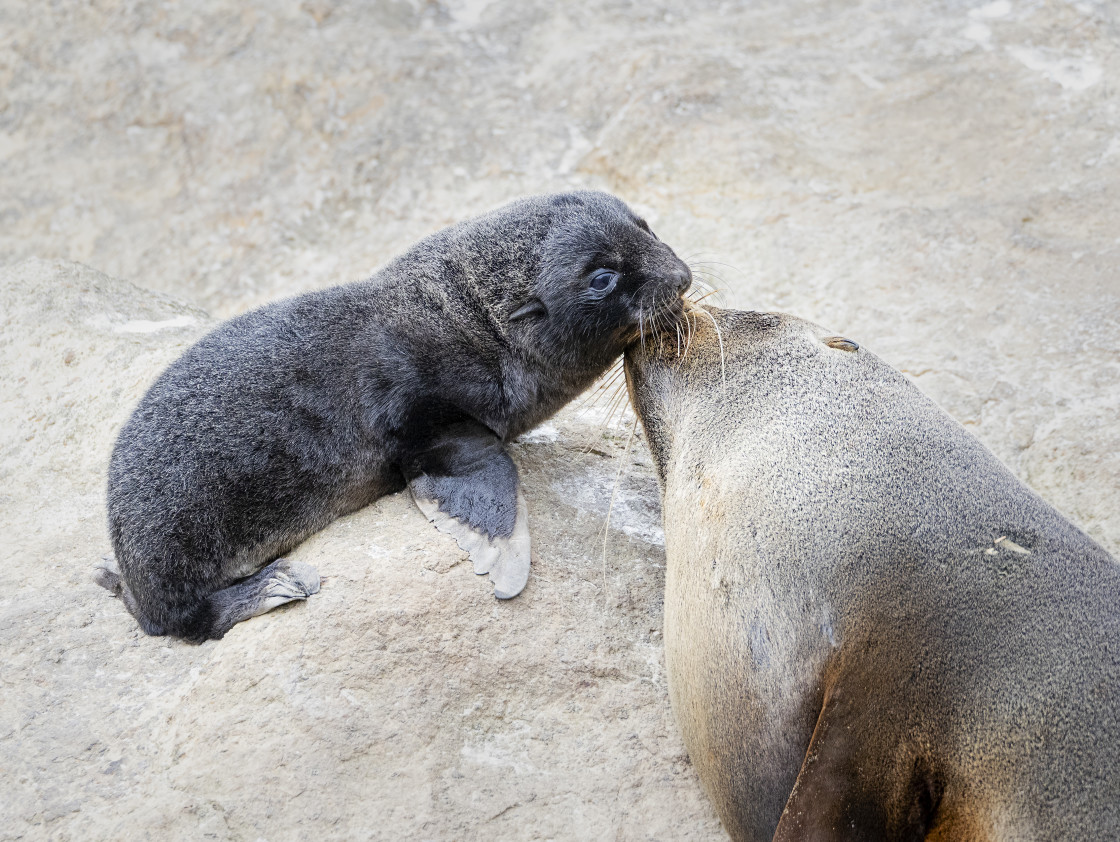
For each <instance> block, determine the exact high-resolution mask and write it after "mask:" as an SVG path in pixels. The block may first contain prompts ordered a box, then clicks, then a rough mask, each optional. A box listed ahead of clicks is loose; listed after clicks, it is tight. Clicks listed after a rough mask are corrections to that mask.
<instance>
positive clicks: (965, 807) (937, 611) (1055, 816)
mask: <svg viewBox="0 0 1120 842" xmlns="http://www.w3.org/2000/svg"><path fill="white" fill-rule="evenodd" d="M709 312H710V314H711V316H712V319H714V322H715V323H717V324H718V326H719V329H720V331H721V333H722V344H723V347H724V349H725V359H724V360H723V361H722V371H725V372H726V385H724V382H723V380H722V375H721V359H720V338H719V337H717V334H716V330H715V327H714V325H713V323H712V321H710V320H709V319H708V318H707V316H705V315H704V314H698V318H696V319H695V326H696V329H695V334H694V335H693V336H692V338H691V343H690V346H689V351H688V354H687V356H686V357H685V358H684V359H683V360H679V361H678V360H677V359H676V351H675V344H673V343H668V342H666V343H664V344H663V345H662V346H661V348H659V347H658V343H656V342H653V343H650V342H648V341H647V343H646V345H645V348H644V350H643V349H642V347H640V346H639V347H635V348H633V349H632V350H630V351H628V352H627V375H628V380H629V384H630V389H631V397H632V400H633V402H634V405H635V407H636V408H637V411H638V413H639V415H640V417H641V419H642V423H643V425H644V428H645V431H646V433H647V437H648V440H649V442H650V447H651V450H652V452H653V456H654V460H655V462H656V465H657V468H658V473H659V477H660V480H661V486H662V499H663V515H664V521H665V537H666V553H667V556H668V566H667V571H666V596H665V650H666V663H667V667H668V676H669V689H670V695H671V699H672V703H673V708H674V711H675V713H676V716H677V719H678V721H679V722H680V725H681V728H682V730H683V732H684V737H685V742H686V745H687V746H688V750H689V753H690V755H691V757H692V760H693V762H694V763H695V765H696V768H697V770H698V771H699V773H700V777H701V780H702V781H703V782H704V785H705V787H706V788H707V790H708V792H709V794H710V795H711V797H712V800H713V801H714V802H715V804H716V807H717V809H718V810H719V813H720V816H721V818H722V820H723V822H724V825H725V827H726V828H727V830H728V831H729V833H730V834H731V836H732V838H734V839H736V840H764V839H765V840H768V839H771V838H774V839H779V840H840V839H845V840H855V839H866V840H911V839H914V840H919V839H938V840H950V839H951V840H995V839H1001V840H1002V839H1070V840H1074V839H1077V840H1081V839H1115V838H1120V752H1118V751H1117V746H1120V566H1118V565H1117V563H1116V561H1115V560H1114V559H1113V558H1111V557H1110V556H1109V555H1108V553H1106V552H1105V551H1104V550H1103V549H1102V548H1101V547H1100V546H1098V545H1097V544H1095V543H1094V542H1093V541H1092V540H1090V539H1089V538H1088V537H1087V536H1086V535H1085V534H1084V533H1082V532H1081V531H1080V530H1078V529H1077V528H1076V527H1074V526H1073V525H1071V524H1070V523H1069V522H1068V521H1067V520H1066V519H1065V518H1063V517H1062V516H1061V515H1060V514H1059V513H1058V512H1057V511H1055V510H1054V509H1053V508H1052V507H1050V506H1049V505H1047V504H1046V503H1045V502H1044V501H1043V500H1041V499H1040V498H1039V497H1038V496H1037V495H1036V494H1035V493H1034V492H1032V491H1031V490H1030V489H1028V488H1027V487H1026V486H1024V485H1023V484H1022V483H1020V482H1019V481H1018V480H1017V479H1016V478H1015V477H1014V476H1013V475H1012V474H1011V473H1010V472H1009V471H1008V470H1007V469H1006V468H1005V467H1004V466H1003V465H1002V464H1000V463H999V461H998V460H997V459H996V458H995V457H994V456H992V454H991V453H990V452H989V451H988V450H986V449H985V448H984V447H983V445H981V444H980V443H979V442H978V441H977V440H976V439H975V438H973V437H972V436H971V435H970V434H969V433H967V432H966V431H965V430H964V428H963V427H961V426H960V425H959V424H957V423H956V422H955V421H953V420H952V419H951V418H949V416H948V415H946V414H945V413H944V412H943V411H942V410H940V409H939V408H938V407H937V406H936V405H934V404H933V402H932V401H930V400H929V399H928V398H926V397H924V396H923V395H922V394H921V393H920V392H919V391H918V389H916V388H915V387H914V386H913V385H912V384H910V383H909V382H908V381H907V380H906V379H905V378H903V377H902V375H900V374H899V373H898V372H896V371H894V370H893V369H892V368H890V367H889V366H887V365H886V364H884V363H883V362H882V361H880V360H879V359H878V358H876V357H874V356H873V355H871V354H869V353H867V352H866V351H864V350H859V349H858V346H857V345H855V343H851V342H848V341H845V340H842V339H840V338H839V337H828V336H827V335H826V332H825V331H823V330H821V329H820V328H818V327H816V326H815V325H812V324H809V323H807V322H804V321H801V320H798V319H794V318H792V317H788V316H778V315H769V314H758V313H737V312H733V311H720V310H714V309H713V310H710V311H709ZM670 345H673V347H669V346H670Z"/></svg>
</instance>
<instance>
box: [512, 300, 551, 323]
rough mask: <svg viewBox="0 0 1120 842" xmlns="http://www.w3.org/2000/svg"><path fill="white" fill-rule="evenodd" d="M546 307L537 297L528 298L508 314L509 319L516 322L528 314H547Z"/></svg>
mask: <svg viewBox="0 0 1120 842" xmlns="http://www.w3.org/2000/svg"><path fill="white" fill-rule="evenodd" d="M547 315H548V308H547V307H545V306H544V302H543V301H541V300H540V299H539V298H530V299H529V300H528V301H526V302H525V303H524V304H522V305H521V306H520V307H518V308H517V309H516V310H514V311H513V312H512V313H510V314H509V320H510V321H511V322H516V321H518V320H520V319H526V318H528V317H529V316H547Z"/></svg>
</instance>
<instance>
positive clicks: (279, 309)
mask: <svg viewBox="0 0 1120 842" xmlns="http://www.w3.org/2000/svg"><path fill="white" fill-rule="evenodd" d="M603 265H608V266H611V267H614V268H616V269H617V270H618V271H619V272H620V273H621V279H620V280H619V282H618V286H617V288H616V290H615V294H613V295H612V296H610V297H609V298H608V299H602V300H598V299H596V297H595V296H594V295H593V294H591V293H590V292H589V291H588V284H587V273H588V272H589V271H591V270H592V269H594V268H595V267H598V266H603ZM688 280H689V278H688V269H687V267H685V266H684V264H682V263H681V262H680V261H679V260H678V259H677V257H676V255H674V254H673V252H672V250H671V249H669V248H668V247H667V246H665V245H664V244H662V243H661V242H660V241H658V240H657V239H656V237H654V236H653V235H652V233H651V232H650V231H649V227H648V226H647V225H646V224H645V222H644V221H642V220H641V219H640V218H639V217H637V216H635V215H634V213H633V212H632V211H630V209H629V208H627V207H626V205H625V204H623V203H622V202H621V201H619V200H618V199H616V198H614V197H612V196H609V195H607V194H603V193H594V192H580V193H568V194H559V195H554V196H542V197H533V198H529V199H523V200H520V201H517V202H513V203H511V204H509V205H506V206H505V207H503V208H500V209H498V210H496V211H493V212H491V213H489V214H486V215H484V216H481V217H478V218H476V219H473V220H469V221H467V222H464V223H460V224H458V225H454V226H452V227H450V228H447V229H445V230H443V231H440V232H438V233H436V234H434V235H432V236H430V237H428V238H426V239H424V240H422V241H421V242H420V243H418V244H417V245H416V246H414V247H413V248H412V249H410V250H409V251H408V252H406V253H405V254H403V255H401V256H400V257H398V258H397V259H395V260H394V261H392V262H391V263H390V264H388V265H387V266H386V267H385V268H384V269H382V270H381V271H379V272H378V273H377V274H376V275H374V276H373V277H372V278H370V279H369V280H367V281H363V282H360V283H355V284H349V285H346V286H338V287H332V288H330V289H324V290H321V291H317V292H312V293H308V294H305V295H301V296H299V297H296V298H292V299H289V300H286V301H280V302H277V303H275V304H271V305H268V306H266V307H262V308H260V309H258V310H254V311H252V312H250V313H247V314H245V315H243V316H239V317H237V318H235V319H232V320H230V321H228V322H226V323H224V324H223V325H221V326H220V327H218V328H217V329H216V330H215V331H214V332H212V333H211V334H209V335H208V336H206V337H204V338H203V339H201V340H200V341H199V342H198V343H197V344H195V345H194V346H193V347H191V348H190V349H189V350H188V351H187V352H186V353H185V354H184V355H183V356H182V357H181V358H180V359H179V360H178V361H176V362H175V363H173V364H172V365H171V366H169V367H168V368H167V370H166V371H164V372H163V374H161V375H160V377H159V378H158V379H157V380H156V382H155V383H154V384H153V385H152V387H151V388H150V389H149V391H148V393H147V394H146V395H145V396H144V398H143V399H142V400H141V401H140V404H139V405H138V406H137V407H136V409H135V411H134V412H133V413H132V416H131V417H130V418H129V420H128V422H127V423H126V424H125V426H124V428H123V429H122V430H121V433H120V436H119V438H118V440H117V443H116V446H115V448H114V450H113V454H112V458H111V462H110V467H109V487H108V514H109V532H110V536H111V538H112V542H113V547H114V551H115V556H116V563H117V565H118V566H119V571H118V570H109V571H107V572H105V573H103V574H100V575H101V578H102V579H106V584H107V586H109V587H110V588H111V589H113V590H115V591H117V592H121V591H122V589H124V590H126V591H127V596H125V603H126V605H128V607H129V608H130V610H131V611H132V613H133V614H134V615H135V616H136V618H137V620H138V621H139V623H140V625H141V627H142V628H143V629H144V631H146V632H148V633H149V634H171V635H176V636H180V637H184V638H187V639H189V640H201V639H205V638H214V637H221V636H222V634H224V633H225V631H226V630H227V629H228V627H229V625H230V622H229V620H230V618H231V617H233V616H235V614H233V613H231V612H230V611H229V610H227V609H228V604H231V603H237V604H243V605H247V604H249V602H250V601H251V598H253V596H254V594H255V593H256V592H257V591H260V590H261V589H262V588H264V587H265V586H264V585H257V584H254V583H252V582H250V583H249V584H248V585H246V587H247V588H248V591H247V592H245V593H240V592H237V588H238V587H240V586H239V585H238V583H239V582H241V581H242V580H245V578H246V577H250V576H253V575H254V574H256V573H257V571H259V570H260V569H261V568H262V567H263V566H264V565H265V564H267V563H268V562H269V561H271V560H273V559H276V558H277V557H278V556H282V555H283V554H284V553H285V552H287V551H288V550H289V549H291V548H292V547H294V546H295V545H296V544H298V543H299V542H300V541H302V540H303V539H304V538H306V537H307V536H308V535H310V534H312V533H313V532H315V531H317V530H319V529H321V528H323V527H324V526H325V525H326V524H328V523H329V522H330V521H332V520H334V519H335V518H337V517H339V516H340V515H343V514H346V513H347V512H351V511H354V510H355V509H358V508H360V507H362V506H364V505H366V504H368V503H370V502H372V501H373V500H375V499H377V498H378V497H380V496H382V495H383V494H387V493H390V492H393V491H398V490H401V489H402V488H404V486H405V483H406V482H407V481H409V480H413V479H418V478H419V477H421V475H431V476H436V477H439V476H448V475H451V476H459V475H458V474H457V473H456V472H457V471H459V469H460V468H462V467H463V466H464V465H469V464H471V463H472V461H473V460H474V459H477V460H483V459H494V460H497V462H501V460H502V459H503V458H504V460H505V461H507V462H508V455H506V454H505V451H504V449H503V444H504V442H508V441H509V440H511V439H513V438H514V437H516V436H517V435H519V434H520V433H522V432H524V431H526V430H528V429H530V428H531V427H533V426H535V425H537V424H538V423H540V422H541V421H543V420H544V419H545V418H547V417H549V416H550V415H551V414H552V413H554V412H555V411H556V410H557V409H559V408H560V407H561V406H562V405H563V404H565V403H567V402H568V401H569V400H571V399H572V398H573V397H575V396H576V395H577V394H579V393H580V392H581V391H582V390H583V389H585V388H586V387H587V386H588V385H589V384H590V383H591V382H592V381H593V380H594V379H595V378H596V377H598V376H599V375H600V374H601V373H602V372H603V371H604V370H605V369H606V368H608V367H609V366H610V365H611V363H612V362H614V360H615V359H617V358H618V356H619V354H621V352H622V350H623V348H624V346H625V344H626V343H627V342H628V341H629V339H630V338H631V336H632V335H633V332H634V331H635V330H636V329H637V325H638V324H639V322H640V321H641V320H642V318H644V317H645V315H647V314H650V313H655V312H659V311H661V310H663V309H666V308H668V309H672V308H674V307H679V304H676V303H674V302H679V295H680V292H681V291H682V289H683V288H684V287H686V286H687V283H688ZM451 429H461V430H464V431H466V432H465V435H466V440H467V444H466V446H465V447H466V450H468V451H469V450H470V449H471V448H474V450H473V451H471V452H464V448H456V447H453V446H449V445H448V441H447V437H446V435H445V434H446V432H447V431H448V430H451ZM495 470H496V471H498V473H499V474H501V473H502V472H505V474H508V473H509V471H513V475H512V480H510V479H509V477H507V482H506V483H505V485H504V486H503V489H501V493H503V494H505V495H506V497H508V499H505V498H503V500H502V502H503V503H504V504H505V508H504V509H503V508H502V507H501V506H496V505H495V506H491V507H490V508H491V509H493V512H492V513H490V512H489V511H488V509H487V506H486V505H484V504H480V502H479V501H480V500H491V501H493V498H492V496H491V497H487V495H488V494H491V490H490V489H488V488H486V487H485V483H484V480H485V477H486V476H489V475H490V474H488V473H487V472H485V471H484V472H481V473H478V475H477V477H476V479H475V480H473V481H470V482H467V484H466V490H465V491H464V490H463V489H462V488H460V489H458V490H457V491H456V492H455V493H456V494H457V495H458V496H457V497H455V499H456V500H459V501H460V502H461V503H462V505H463V507H464V509H463V510H464V511H467V512H470V513H473V516H475V517H476V518H477V522H472V523H471V526H472V527H473V528H475V529H477V530H479V531H481V532H484V533H488V534H491V535H493V534H501V535H508V534H510V532H511V531H512V523H511V518H510V517H509V516H508V513H509V511H511V510H514V509H516V496H515V495H516V487H517V484H516V471H515V469H514V468H513V466H512V463H509V464H508V465H507V466H504V467H503V465H501V464H497V467H495ZM460 478H461V477H460ZM464 481H465V480H464ZM465 482H466V481H465ZM471 482H473V484H471ZM507 486H508V487H507ZM460 492H462V493H460ZM472 495H473V499H467V498H468V497H471V496H472ZM449 499H450V498H449ZM113 576H118V577H119V578H118V579H112V577H113ZM273 584H275V583H273ZM314 586H315V587H316V588H317V587H318V580H317V577H315V581H314ZM231 588H232V589H234V591H233V592H229V593H227V592H226V591H227V589H231ZM122 596H124V594H123V593H122ZM297 598H298V597H297ZM223 606H226V607H223ZM243 613H245V614H246V616H248V614H247V613H246V612H243ZM223 617H224V618H225V619H222V618H223ZM234 622H236V620H234Z"/></svg>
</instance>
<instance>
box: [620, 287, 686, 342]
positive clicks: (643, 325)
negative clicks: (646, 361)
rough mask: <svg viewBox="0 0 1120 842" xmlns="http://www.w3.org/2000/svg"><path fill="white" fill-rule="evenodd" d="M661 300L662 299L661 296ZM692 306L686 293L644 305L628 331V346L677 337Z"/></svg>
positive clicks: (639, 309)
mask: <svg viewBox="0 0 1120 842" xmlns="http://www.w3.org/2000/svg"><path fill="white" fill-rule="evenodd" d="M659 298H661V297H660V296H659ZM689 306H691V305H690V302H689V301H688V299H687V298H685V297H684V291H682V292H681V294H679V295H672V294H671V295H667V296H665V297H663V298H661V300H656V299H655V300H654V301H652V302H648V303H644V304H642V305H641V306H640V307H639V308H638V313H637V316H636V318H635V322H634V324H633V325H631V327H630V329H629V330H628V331H627V337H626V344H627V345H633V344H634V343H636V342H649V341H650V340H651V339H653V340H654V341H656V340H657V339H658V338H661V337H666V336H676V334H677V333H678V332H679V331H680V330H682V329H683V327H682V323H683V320H684V318H685V312H686V310H687V308H688V307H689Z"/></svg>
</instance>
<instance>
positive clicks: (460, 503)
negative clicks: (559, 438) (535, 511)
mask: <svg viewBox="0 0 1120 842" xmlns="http://www.w3.org/2000/svg"><path fill="white" fill-rule="evenodd" d="M405 474H406V476H407V477H408V487H409V490H410V491H411V492H412V499H413V500H415V501H416V505H417V507H418V508H419V509H420V511H421V512H423V513H424V516H425V517H426V518H427V519H428V520H429V521H430V522H431V523H432V524H434V525H435V527H436V529H438V530H439V531H440V532H446V533H447V534H449V535H451V536H452V537H453V538H454V539H455V541H456V543H457V544H458V545H459V546H460V547H461V548H462V549H464V550H466V552H467V554H468V555H469V556H470V559H471V561H472V562H473V563H474V572H475V573H478V574H480V575H481V574H483V573H489V574H490V581H491V582H493V584H494V596H496V597H498V598H499V599H510V598H511V597H515V596H517V595H518V594H519V593H521V591H522V589H523V588H524V587H525V583H526V582H527V581H528V580H529V562H530V539H529V514H528V508H527V507H526V505H525V499H524V498H523V497H522V496H521V492H520V489H519V488H518V479H517V468H516V467H515V466H514V464H513V460H512V459H510V457H509V454H508V453H506V451H505V448H504V447H503V446H502V443H501V441H500V440H499V439H498V437H497V436H495V435H494V434H493V433H492V432H491V431H490V430H488V429H486V428H485V427H483V426H482V425H481V424H475V423H463V424H456V425H454V426H452V427H450V428H449V429H448V430H447V431H445V432H444V433H443V434H442V435H441V436H440V438H438V439H437V440H436V441H435V442H434V443H433V444H432V445H431V447H429V448H428V449H427V450H425V451H424V452H423V453H420V454H418V455H417V456H416V457H415V459H414V461H413V463H412V464H411V465H408V466H406V471H405Z"/></svg>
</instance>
